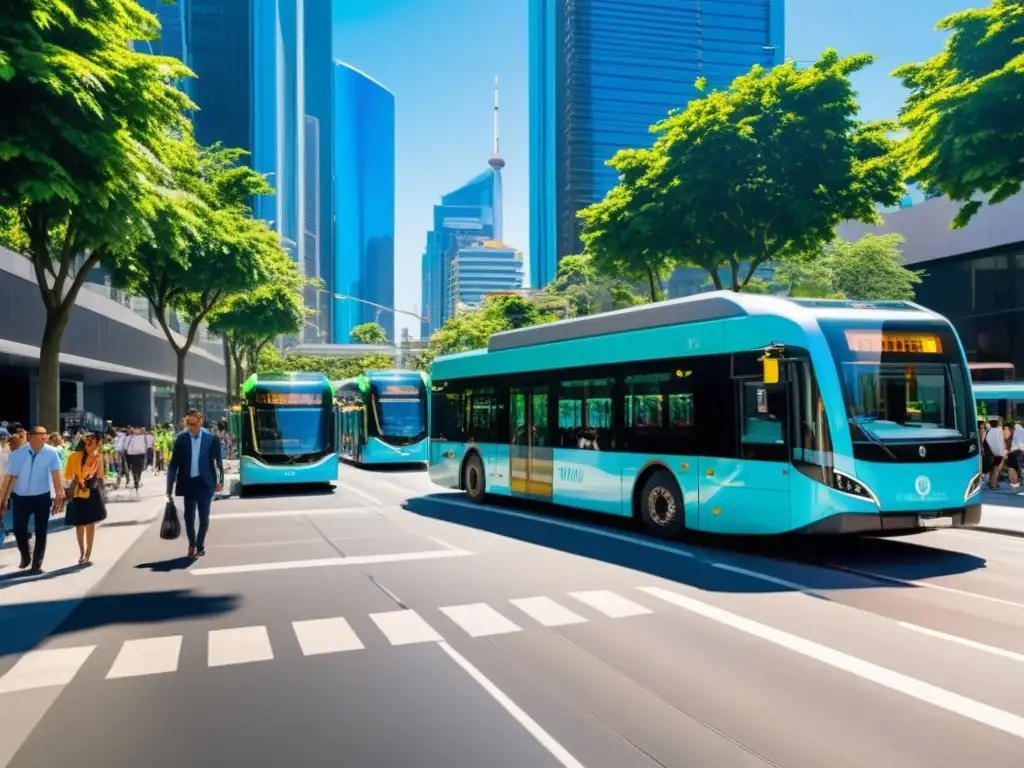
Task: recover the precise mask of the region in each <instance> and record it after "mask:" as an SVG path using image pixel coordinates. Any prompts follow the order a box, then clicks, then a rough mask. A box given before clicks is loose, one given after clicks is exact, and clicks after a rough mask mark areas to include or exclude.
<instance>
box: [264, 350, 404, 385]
mask: <svg viewBox="0 0 1024 768" xmlns="http://www.w3.org/2000/svg"><path fill="white" fill-rule="evenodd" d="M394 367H395V359H394V358H393V357H392V356H391V355H388V354H384V353H379V352H378V353H374V354H372V355H358V356H355V357H310V356H306V355H292V354H287V355H285V356H284V357H281V355H280V353H279V352H278V351H277V350H276V349H274V348H273V347H266V348H264V349H263V350H261V351H260V356H259V360H258V361H257V365H256V369H255V370H256V372H257V373H263V372H267V371H298V372H307V373H323V374H324V375H325V376H326V377H327V378H328V379H330V380H331V381H340V380H342V379H351V378H352V377H354V376H358V375H359V374H360V373H362V372H363V371H367V370H371V369H382V368H383V369H386V368H394Z"/></svg>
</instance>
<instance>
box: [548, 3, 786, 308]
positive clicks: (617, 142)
mask: <svg viewBox="0 0 1024 768" xmlns="http://www.w3.org/2000/svg"><path fill="white" fill-rule="evenodd" d="M529 13H530V19H529V30H530V31H529V35H530V74H529V81H530V283H531V285H532V286H534V287H538V288H539V287H542V286H544V285H546V284H547V283H549V282H550V281H551V280H552V279H554V276H555V272H556V270H557V267H558V262H559V261H560V260H561V259H562V258H563V257H565V256H567V255H569V254H573V253H578V252H579V251H580V250H581V245H580V242H579V225H578V222H577V219H576V212H577V211H579V210H580V209H582V208H584V207H586V206H588V205H590V204H591V203H593V202H596V201H598V200H600V199H602V198H603V197H604V195H605V194H606V193H607V192H608V190H609V189H611V188H612V187H613V186H614V185H615V184H616V182H617V180H618V179H617V178H616V175H615V171H613V170H612V169H610V168H608V167H607V166H606V165H605V162H606V161H608V160H609V159H610V158H611V157H612V156H613V155H614V154H615V152H616V151H618V150H619V149H622V148H626V147H645V146H650V145H651V143H652V137H651V135H650V132H649V128H650V126H651V125H652V124H653V123H656V122H657V121H659V120H661V119H663V118H664V117H666V116H667V114H668V112H669V110H670V109H675V108H682V107H685V106H686V104H687V103H688V102H689V101H690V100H691V99H692V98H694V97H695V96H697V95H698V92H697V91H696V89H695V88H694V83H695V81H696V80H697V79H698V78H700V77H704V78H706V79H707V81H708V86H709V87H711V88H724V87H726V86H728V85H729V83H730V82H731V81H732V80H733V79H734V78H736V77H737V76H738V75H740V74H742V73H744V72H746V71H748V70H749V69H750V67H752V66H753V65H754V64H762V65H764V66H772V65H775V64H779V63H781V62H782V61H783V36H784V32H785V29H784V0H730V2H727V3H726V2H701V0H634V1H633V2H630V3H628V4H624V3H622V2H621V0H530V9H529Z"/></svg>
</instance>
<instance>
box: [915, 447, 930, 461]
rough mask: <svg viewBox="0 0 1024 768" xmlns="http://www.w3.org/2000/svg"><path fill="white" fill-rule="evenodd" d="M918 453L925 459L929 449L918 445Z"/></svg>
mask: <svg viewBox="0 0 1024 768" xmlns="http://www.w3.org/2000/svg"><path fill="white" fill-rule="evenodd" d="M917 455H918V456H920V457H921V458H922V459H923V458H924V457H925V456H927V455H928V449H927V448H925V447H924V446H923V445H919V446H917Z"/></svg>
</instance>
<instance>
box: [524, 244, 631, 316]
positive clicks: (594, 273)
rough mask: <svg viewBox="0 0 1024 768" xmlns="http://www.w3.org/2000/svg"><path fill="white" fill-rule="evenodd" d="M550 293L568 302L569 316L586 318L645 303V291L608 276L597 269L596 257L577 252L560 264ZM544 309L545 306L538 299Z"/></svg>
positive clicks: (539, 304) (547, 289)
mask: <svg viewBox="0 0 1024 768" xmlns="http://www.w3.org/2000/svg"><path fill="white" fill-rule="evenodd" d="M545 290H546V292H547V293H548V294H551V295H552V296H557V297H560V298H562V299H564V301H565V302H566V315H567V316H569V317H582V316H584V315H592V314H595V313H597V312H608V311H611V310H613V309H624V308H625V307H631V306H635V305H637V304H642V303H643V302H644V299H643V298H641V296H642V294H643V291H641V290H640V289H639V288H638V286H636V285H635V284H634V283H631V282H629V281H628V280H625V279H621V278H615V277H606V276H605V275H603V274H602V273H601V272H600V271H599V270H598V268H597V266H596V265H595V263H594V259H593V257H592V256H590V255H587V254H577V255H573V256H566V257H565V258H563V259H562V260H561V261H560V262H559V263H558V272H557V273H556V274H555V279H554V280H552V281H551V283H549V284H548V286H547V287H546V289H545ZM537 304H538V306H539V307H540V308H541V309H544V305H543V304H542V303H540V302H539V301H538V302H537Z"/></svg>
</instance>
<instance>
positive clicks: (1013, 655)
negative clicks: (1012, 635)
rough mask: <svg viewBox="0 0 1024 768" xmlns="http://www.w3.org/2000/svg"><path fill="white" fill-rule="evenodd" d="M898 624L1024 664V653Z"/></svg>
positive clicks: (932, 630)
mask: <svg viewBox="0 0 1024 768" xmlns="http://www.w3.org/2000/svg"><path fill="white" fill-rule="evenodd" d="M897 623H898V624H899V625H900V626H901V627H903V628H904V629H909V630H910V631H912V632H920V633H921V634H922V635H928V636H929V637H935V638H938V639H939V640H945V641H947V642H950V643H956V644H957V645H962V646H964V647H965V648H971V649H973V650H975V651H984V652H985V653H991V654H992V655H993V656H1002V657H1003V658H1004V659H1011V660H1013V661H1019V662H1021V663H1024V653H1017V652H1015V651H1008V650H1006V649H1005V648H997V647H996V646H994V645H986V644H985V643H979V642H976V641H974V640H968V639H967V638H966V637H957V636H956V635H947V634H946V633H945V632H939V631H938V630H936V629H928V627H919V626H917V625H916V624H908V623H907V622H905V621H900V622H897Z"/></svg>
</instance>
